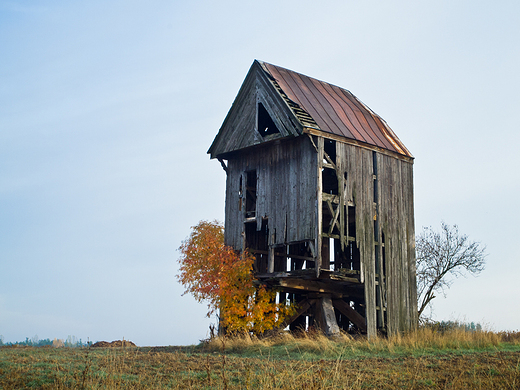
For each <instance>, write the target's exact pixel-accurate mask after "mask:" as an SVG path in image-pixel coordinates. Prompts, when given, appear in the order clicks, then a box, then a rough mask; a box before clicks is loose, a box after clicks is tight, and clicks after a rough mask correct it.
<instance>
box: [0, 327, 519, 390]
mask: <svg viewBox="0 0 520 390" xmlns="http://www.w3.org/2000/svg"><path fill="white" fill-rule="evenodd" d="M519 339H520V337H519V334H518V332H516V333H511V332H509V333H493V332H461V331H452V332H445V333H444V334H439V333H438V332H437V333H436V332H433V331H428V330H421V331H419V332H417V333H416V334H411V335H405V336H401V337H393V338H390V339H375V340H367V339H366V338H352V337H350V336H344V337H342V338H340V339H338V340H330V339H328V338H326V337H324V336H322V335H320V334H310V335H309V334H302V335H300V336H299V337H294V336H292V335H289V334H281V335H278V336H276V337H271V338H266V339H257V338H254V337H249V336H242V337H235V338H227V339H213V340H210V341H208V342H206V343H203V344H201V345H200V346H197V347H184V348H179V347H161V348H110V349H109V348H107V349H103V348H99V349H82V348H31V347H26V348H1V349H0V388H2V389H19V388H35V389H36V388H38V389H122V388H125V389H150V388H152V389H153V388H170V389H226V390H227V389H229V390H231V389H284V390H292V389H403V388H404V389H463V388H468V389H490V388H502V389H518V388H520V347H519Z"/></svg>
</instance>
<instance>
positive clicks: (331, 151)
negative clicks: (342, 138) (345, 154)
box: [323, 139, 336, 164]
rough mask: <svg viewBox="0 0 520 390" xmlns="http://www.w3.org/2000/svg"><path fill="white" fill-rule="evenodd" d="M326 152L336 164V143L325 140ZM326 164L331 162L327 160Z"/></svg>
mask: <svg viewBox="0 0 520 390" xmlns="http://www.w3.org/2000/svg"><path fill="white" fill-rule="evenodd" d="M323 150H324V152H325V153H326V154H327V155H328V156H329V157H330V159H331V160H332V162H333V163H334V164H336V141H332V140H330V139H325V140H324V143H323ZM325 161H326V162H329V161H327V160H326V159H325Z"/></svg>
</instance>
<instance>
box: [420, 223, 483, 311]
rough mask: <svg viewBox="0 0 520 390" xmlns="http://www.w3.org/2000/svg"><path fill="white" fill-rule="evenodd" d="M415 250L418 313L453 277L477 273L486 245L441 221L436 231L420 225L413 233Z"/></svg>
mask: <svg viewBox="0 0 520 390" xmlns="http://www.w3.org/2000/svg"><path fill="white" fill-rule="evenodd" d="M415 250H416V258H417V297H418V301H419V302H418V307H419V317H421V315H422V314H423V312H424V310H425V309H426V308H427V307H428V305H429V304H430V303H431V301H432V299H434V298H435V294H437V293H439V292H443V291H444V290H445V289H446V288H449V287H450V285H451V283H452V282H453V278H457V277H459V276H461V275H464V274H465V273H466V272H469V273H471V274H473V275H478V274H479V273H480V272H481V271H482V270H483V269H484V265H485V258H486V253H485V251H486V247H485V246H483V245H481V244H480V243H479V242H475V241H470V240H469V238H468V236H466V235H464V234H460V233H459V228H458V226H457V225H453V226H450V225H447V224H445V223H444V222H442V223H441V231H440V233H439V232H437V231H435V230H434V229H432V228H431V227H427V228H423V231H422V232H421V233H420V234H419V235H418V236H417V237H416V245H415ZM450 277H451V278H450Z"/></svg>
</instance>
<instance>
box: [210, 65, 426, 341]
mask: <svg viewBox="0 0 520 390" xmlns="http://www.w3.org/2000/svg"><path fill="white" fill-rule="evenodd" d="M208 153H209V154H210V156H211V158H217V159H218V160H219V161H220V163H221V164H222V166H223V168H224V169H225V171H226V174H227V184H226V206H225V242H226V244H227V245H229V246H232V247H233V248H235V249H236V250H239V251H243V250H246V249H247V250H249V251H250V252H251V253H253V254H254V255H255V258H256V260H255V264H254V272H255V277H256V280H257V281H258V282H259V283H262V284H264V285H266V286H268V287H269V288H275V289H277V291H279V293H278V295H277V299H279V300H280V301H284V300H285V301H286V302H289V303H290V304H296V305H297V306H296V307H297V308H298V310H297V313H296V314H295V315H294V316H293V317H291V318H289V319H287V322H286V324H287V325H289V327H290V328H291V329H297V328H299V327H304V328H305V327H308V326H310V325H316V326H318V327H319V328H321V329H322V330H323V331H324V332H325V333H326V334H329V335H333V334H337V333H338V332H339V331H340V329H342V330H344V331H347V332H361V333H367V334H368V336H369V337H370V336H374V335H376V334H378V333H381V334H395V333H398V332H402V331H406V330H410V329H413V328H415V327H416V324H417V288H416V274H415V272H416V270H415V238H414V234H415V233H414V208H413V157H412V155H411V154H410V152H409V151H408V150H407V149H406V147H405V146H404V145H403V143H402V142H401V141H400V140H399V138H398V137H397V136H396V135H395V134H394V132H393V131H392V130H391V129H390V127H389V126H388V125H387V124H386V122H385V121H384V120H383V119H382V118H381V117H379V116H378V115H377V114H375V113H374V112H373V111H372V110H371V109H370V108H368V107H367V106H366V105H364V104H363V103H362V102H361V101H360V100H359V99H357V98H356V97H355V96H354V95H353V94H352V93H350V92H349V91H347V90H345V89H343V88H339V87H337V86H335V85H332V84H329V83H326V82H323V81H319V80H317V79H314V78H311V77H308V76H305V75H302V74H299V73H296V72H294V71H291V70H288V69H284V68H281V67H278V66H275V65H272V64H268V63H265V62H260V61H254V62H253V65H252V66H251V68H250V70H249V72H248V74H247V76H246V78H245V80H244V82H243V84H242V86H241V88H240V90H239V92H238V95H237V97H236V98H235V101H234V103H233V105H232V107H231V109H230V111H229V112H228V114H227V116H226V118H225V120H224V123H223V124H222V127H221V128H220V130H219V132H218V134H217V136H216V137H215V139H214V141H213V143H212V145H211V147H210V149H209V151H208Z"/></svg>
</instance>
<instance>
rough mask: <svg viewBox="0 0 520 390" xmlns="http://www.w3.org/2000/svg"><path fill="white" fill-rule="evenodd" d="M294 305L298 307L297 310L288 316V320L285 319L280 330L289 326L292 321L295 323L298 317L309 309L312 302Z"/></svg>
mask: <svg viewBox="0 0 520 390" xmlns="http://www.w3.org/2000/svg"><path fill="white" fill-rule="evenodd" d="M296 305H297V307H298V309H297V310H296V313H294V314H293V315H292V316H290V317H289V318H286V319H285V320H284V321H283V323H282V325H281V326H280V328H281V329H285V328H286V327H288V326H289V325H291V324H292V323H293V322H294V321H296V320H297V319H298V317H299V316H301V315H302V314H304V313H305V312H306V311H307V310H309V308H310V307H311V305H312V301H311V300H309V299H306V300H305V301H303V302H298V303H297V304H296Z"/></svg>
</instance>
